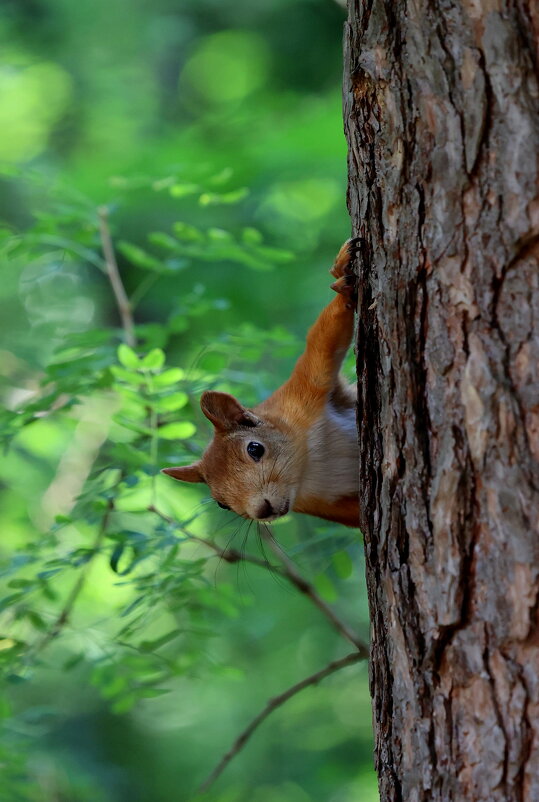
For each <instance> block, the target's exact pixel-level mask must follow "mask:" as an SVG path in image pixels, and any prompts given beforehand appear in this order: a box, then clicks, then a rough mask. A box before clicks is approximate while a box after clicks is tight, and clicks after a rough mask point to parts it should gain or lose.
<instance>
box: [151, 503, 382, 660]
mask: <svg viewBox="0 0 539 802" xmlns="http://www.w3.org/2000/svg"><path fill="white" fill-rule="evenodd" d="M148 510H149V511H150V512H154V513H155V514H156V515H159V517H160V518H162V519H163V520H164V521H166V522H167V523H169V524H171V525H172V526H174V527H176V529H179V530H180V531H181V532H184V534H186V535H187V536H188V537H189V538H190V539H191V540H195V541H197V542H198V543H202V544H203V545H204V546H207V547H208V548H210V549H212V550H213V551H214V552H215V553H216V554H218V555H219V556H220V557H221V559H223V560H225V561H226V562H231V563H233V562H239V561H240V560H243V561H244V562H249V563H253V565H258V566H260V567H261V568H268V563H267V562H265V561H264V560H258V559H257V558H256V557H252V556H251V555H250V554H242V553H241V552H238V551H236V549H226V550H223V549H220V548H219V546H217V545H216V544H215V543H213V542H212V541H211V540H206V538H202V537H198V536H197V535H192V534H191V533H190V532H188V531H187V530H186V529H184V528H183V527H182V526H181V524H178V523H177V522H176V521H174V520H173V519H172V518H170V517H169V516H168V515H165V514H164V513H162V512H161V511H160V510H158V509H157V508H156V507H154V506H149V507H148ZM263 536H264V539H265V540H266V541H267V543H268V546H269V547H270V549H271V550H272V551H273V553H274V554H275V555H276V557H277V559H278V560H279V562H280V563H281V566H280V567H279V566H278V567H277V569H275V567H274V566H272V570H277V571H278V573H279V575H280V576H282V577H283V578H284V579H286V580H287V581H288V582H290V584H291V585H294V587H295V588H296V589H297V590H299V591H300V592H301V593H303V594H304V595H305V596H307V597H308V598H309V599H310V600H311V601H312V603H313V604H314V605H315V606H316V607H318V609H319V610H320V612H321V613H323V615H325V617H326V618H327V619H328V621H330V623H331V624H332V626H333V627H334V628H335V629H336V630H337V632H339V633H340V634H341V635H343V636H344V637H345V638H346V639H347V640H349V641H350V643H352V644H353V645H354V646H355V647H356V649H357V650H358V652H359V654H360V656H361V657H362V658H363V659H368V657H369V647H368V646H367V644H366V643H364V641H362V640H361V639H360V638H358V637H357V635H356V634H355V633H354V632H352V630H351V629H350V628H349V627H348V626H347V625H346V624H345V623H344V621H341V619H340V618H339V617H338V616H337V615H336V614H335V612H334V611H333V610H332V609H331V607H329V605H327V604H326V603H325V601H323V600H322V599H321V598H320V596H319V595H318V593H317V592H316V590H315V589H314V587H313V585H311V583H310V582H307V580H306V579H304V578H303V577H302V576H301V574H300V573H299V571H298V570H297V568H296V566H295V565H294V563H293V562H292V560H291V559H290V558H289V557H288V556H287V555H286V554H285V552H284V551H283V550H282V549H281V547H280V546H279V544H278V543H277V541H276V540H275V538H274V537H273V535H272V534H271V532H270V531H269V530H268V529H267V528H264V535H263Z"/></svg>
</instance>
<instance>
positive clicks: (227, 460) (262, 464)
mask: <svg viewBox="0 0 539 802" xmlns="http://www.w3.org/2000/svg"><path fill="white" fill-rule="evenodd" d="M200 406H201V409H202V412H203V413H204V415H205V416H206V417H207V418H208V420H209V421H211V423H212V424H213V427H214V436H213V440H212V441H211V443H210V445H209V446H208V448H207V449H206V451H205V452H204V454H203V456H202V458H201V459H200V460H198V461H197V462H195V463H193V464H192V465H186V466H184V467H178V468H164V469H163V471H162V472H163V473H166V474H168V475H169V476H172V477H173V478H174V479H178V480H180V481H182V482H205V483H206V484H207V485H208V486H209V488H210V490H211V493H212V496H213V498H214V499H215V500H216V502H217V503H218V504H219V506H220V507H223V508H224V509H231V510H233V511H234V512H236V513H237V514H238V515H241V516H242V517H243V518H252V519H254V520H257V521H267V522H269V521H273V520H275V518H279V517H280V516H282V515H286V513H287V512H288V510H289V509H292V507H293V504H294V500H295V497H296V493H297V488H298V484H299V478H300V476H301V469H302V463H303V454H302V449H301V448H298V447H297V445H296V443H295V440H294V438H293V436H292V431H291V429H290V428H289V427H288V426H287V425H286V424H285V423H284V422H282V421H280V420H279V421H269V420H268V419H266V418H265V419H263V418H261V417H259V416H258V415H257V414H256V413H255V412H253V411H251V410H249V409H246V408H245V407H244V406H242V404H240V402H239V401H238V400H237V399H236V398H234V396H232V395H229V394H228V393H218V392H215V391H208V392H205V393H203V394H202V398H201V399H200Z"/></svg>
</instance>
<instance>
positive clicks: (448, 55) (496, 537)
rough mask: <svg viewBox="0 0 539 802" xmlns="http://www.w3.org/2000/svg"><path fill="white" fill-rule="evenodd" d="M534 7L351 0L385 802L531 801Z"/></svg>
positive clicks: (538, 553) (363, 470) (363, 492)
mask: <svg viewBox="0 0 539 802" xmlns="http://www.w3.org/2000/svg"><path fill="white" fill-rule="evenodd" d="M538 34H539V7H538V6H537V4H534V0H513V2H509V0H434V2H433V1H432V0H431V1H430V2H426V0H415V1H414V0H408V2H406V0H402V2H398V0H363V1H361V0H350V12H349V21H348V23H347V25H346V31H345V85H344V109H345V126H346V132H347V137H348V143H349V171H350V172H349V175H350V183H349V207H350V212H351V215H352V220H353V225H354V230H355V233H356V235H360V236H362V237H364V240H365V241H364V244H363V249H362V255H361V258H360V259H359V266H358V269H359V276H360V278H359V301H358V308H359V330H358V346H357V349H358V350H357V355H358V361H357V366H358V382H359V401H358V414H359V418H358V424H359V439H360V506H361V526H362V529H363V532H364V535H365V550H366V561H367V582H368V588H369V599H370V606H371V615H372V653H371V691H372V697H373V710H374V721H375V729H376V755H375V759H376V768H377V771H378V774H379V784H380V792H381V798H382V800H383V802H386V801H387V800H402V801H403V802H419V800H421V801H422V802H433V800H443V801H444V802H447V801H448V800H455V802H457V801H458V802H462V800H474V802H475V801H478V800H482V801H483V800H484V802H497V800H515V801H516V800H518V801H519V802H538V800H539V620H538V614H539V533H538V529H539V493H538V486H539V464H538V463H539V367H538V365H539V271H538V261H539V197H538V189H537V174H538V150H539V148H538V145H539V131H538V123H537V116H536V115H537V102H538V97H539V91H538V74H537V63H538V52H537V50H536V46H537V41H538Z"/></svg>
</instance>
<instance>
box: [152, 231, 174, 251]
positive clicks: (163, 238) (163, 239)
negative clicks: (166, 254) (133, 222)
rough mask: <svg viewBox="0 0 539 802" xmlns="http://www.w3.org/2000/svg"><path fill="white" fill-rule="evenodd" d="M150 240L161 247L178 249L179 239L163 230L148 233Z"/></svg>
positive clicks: (170, 249)
mask: <svg viewBox="0 0 539 802" xmlns="http://www.w3.org/2000/svg"><path fill="white" fill-rule="evenodd" d="M148 241H149V242H151V243H152V245H158V246H159V247H160V248H166V249H167V250H168V251H177V250H178V240H176V239H174V237H171V236H170V234H165V233H163V232H162V231H152V233H151V234H148Z"/></svg>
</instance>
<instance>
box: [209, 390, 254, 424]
mask: <svg viewBox="0 0 539 802" xmlns="http://www.w3.org/2000/svg"><path fill="white" fill-rule="evenodd" d="M200 408H201V409H202V412H203V413H204V415H205V416H206V417H207V419H208V420H209V421H211V422H212V423H213V425H214V426H215V428H216V429H221V430H226V429H233V428H234V427H235V426H257V425H258V424H259V423H260V421H259V419H258V418H257V417H256V415H253V413H252V412H249V410H248V409H246V408H245V407H243V406H242V405H241V404H240V402H239V401H237V400H236V399H235V398H234V396H233V395H229V394H228V393H218V392H215V391H214V390H207V391H206V392H205V393H202V398H201V399H200Z"/></svg>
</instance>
